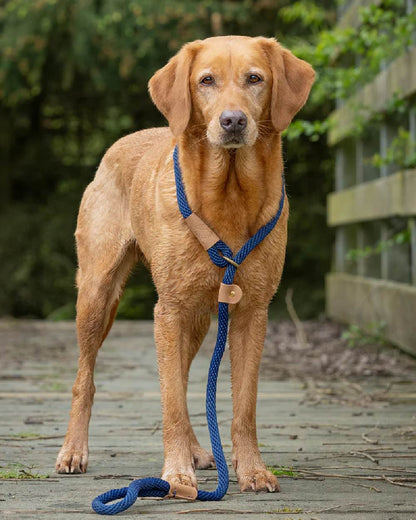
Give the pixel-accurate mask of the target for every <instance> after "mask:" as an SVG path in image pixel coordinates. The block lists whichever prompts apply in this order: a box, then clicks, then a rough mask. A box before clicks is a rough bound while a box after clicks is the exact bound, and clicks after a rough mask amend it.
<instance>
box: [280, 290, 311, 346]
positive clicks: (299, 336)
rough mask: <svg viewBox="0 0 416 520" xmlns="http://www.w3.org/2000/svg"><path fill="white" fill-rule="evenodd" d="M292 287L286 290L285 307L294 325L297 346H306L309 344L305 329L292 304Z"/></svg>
mask: <svg viewBox="0 0 416 520" xmlns="http://www.w3.org/2000/svg"><path fill="white" fill-rule="evenodd" d="M292 296H293V289H292V288H291V287H290V288H289V289H288V290H287V291H286V297H285V301H286V307H287V311H288V313H289V316H290V318H291V320H292V321H293V323H294V325H295V327H296V341H297V343H298V347H299V348H307V347H308V346H309V343H308V340H307V338H306V333H305V329H304V327H303V323H302V322H301V321H300V319H299V316H298V314H297V312H296V310H295V306H294V305H293V300H292Z"/></svg>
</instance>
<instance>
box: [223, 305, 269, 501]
mask: <svg viewBox="0 0 416 520" xmlns="http://www.w3.org/2000/svg"><path fill="white" fill-rule="evenodd" d="M266 326H267V308H257V309H254V310H253V309H252V308H248V307H247V308H245V309H244V308H237V309H236V310H235V311H234V313H233V316H232V322H231V326H230V354H231V378H232V389H233V422H232V427H231V436H232V441H233V466H234V469H235V472H236V474H237V479H238V483H239V486H240V489H241V491H279V484H278V482H277V479H276V477H275V476H274V475H273V474H272V473H271V472H270V471H268V470H267V469H266V466H265V464H264V462H263V461H262V459H261V456H260V451H259V448H258V444H257V434H256V401H257V381H258V372H259V365H260V360H261V355H262V351H263V345H264V338H265V335H266Z"/></svg>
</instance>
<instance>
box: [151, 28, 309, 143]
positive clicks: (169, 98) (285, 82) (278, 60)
mask: <svg viewBox="0 0 416 520" xmlns="http://www.w3.org/2000/svg"><path fill="white" fill-rule="evenodd" d="M314 78H315V73H314V71H313V69H312V67H311V66H310V65H309V64H308V63H307V62H305V61H303V60H301V59H299V58H296V57H295V56H294V55H293V54H292V53H291V52H290V51H288V50H287V49H284V48H283V47H281V46H280V45H279V44H278V43H277V41H276V40H275V39H273V38H263V37H258V38H250V37H246V36H219V37H214V38H208V39H206V40H197V41H195V42H191V43H188V44H186V45H184V46H183V47H182V49H181V50H180V51H179V52H178V53H177V54H176V56H174V57H173V58H172V59H171V60H170V61H169V63H168V64H167V65H165V67H163V68H162V69H160V70H158V71H157V72H156V74H155V75H154V76H153V77H152V78H151V80H150V82H149V90H150V95H151V97H152V99H153V101H154V103H155V105H156V106H157V107H158V109H159V110H160V111H161V112H162V114H163V115H164V116H165V117H166V118H167V120H168V121H169V126H170V128H171V130H172V133H173V134H174V135H175V136H179V135H180V134H182V133H183V132H185V130H187V129H189V130H192V129H195V128H196V129H202V130H203V131H204V132H205V133H206V137H207V138H208V141H209V142H210V144H211V145H214V146H221V147H224V148H238V147H241V146H244V145H248V146H252V145H254V143H255V142H256V140H257V138H258V136H259V133H260V131H261V128H262V127H263V128H264V127H265V126H267V125H269V126H270V127H271V128H273V129H274V131H276V132H281V131H283V130H284V129H285V128H287V127H288V126H289V124H290V122H291V120H292V119H293V117H294V115H295V114H296V113H297V112H298V111H299V110H300V109H301V108H302V106H303V105H304V104H305V102H306V100H307V98H308V95H309V91H310V89H311V87H312V84H313V81H314Z"/></svg>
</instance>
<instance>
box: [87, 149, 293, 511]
mask: <svg viewBox="0 0 416 520" xmlns="http://www.w3.org/2000/svg"><path fill="white" fill-rule="evenodd" d="M173 162H174V170H175V182H176V194H177V200H178V206H179V210H180V212H181V214H182V216H183V218H187V217H189V215H191V214H192V210H191V208H190V207H189V204H188V199H187V197H186V193H185V188H184V185H183V181H182V172H181V168H180V165H179V157H178V147H177V146H176V147H175V150H174V152H173ZM282 179H283V177H282ZM284 199H285V183H284V179H283V182H282V194H281V198H280V204H279V208H278V211H277V213H276V215H275V216H274V217H273V218H272V219H271V220H270V221H269V222H267V224H265V225H264V226H263V227H261V228H260V229H259V230H258V231H257V233H256V234H255V235H253V236H252V237H251V238H250V239H249V240H247V242H246V243H245V244H244V245H243V247H242V248H241V249H240V250H239V251H238V253H237V254H236V255H235V256H234V255H233V253H232V251H231V249H230V248H229V247H228V246H227V244H225V243H224V242H223V241H222V240H219V241H218V242H216V243H215V244H214V245H213V246H212V247H210V248H209V249H208V250H207V252H208V254H209V257H210V258H211V260H212V262H213V263H214V264H215V265H216V266H218V267H225V268H226V269H225V273H224V278H223V280H222V283H223V284H226V285H231V284H232V283H233V281H234V276H235V273H236V270H237V266H238V265H240V264H241V262H243V261H244V259H245V258H246V257H247V255H248V254H250V253H251V251H252V250H253V249H254V248H255V247H256V246H257V245H258V244H259V243H260V242H262V240H264V239H265V238H266V236H267V235H268V234H269V233H270V232H271V231H272V229H273V228H274V227H275V226H276V224H277V222H278V221H279V218H280V215H281V213H282V210H283V205H284ZM225 257H227V258H228V260H226V259H225ZM229 260H232V263H230V262H229ZM227 334H228V303H223V302H219V303H218V333H217V341H216V344H215V349H214V352H213V354H212V358H211V363H210V366H209V372H208V382H207V397H206V414H207V422H208V430H209V435H210V440H211V448H212V453H213V455H214V459H215V463H216V465H217V471H218V486H217V489H216V490H215V491H202V490H198V494H197V497H196V498H197V500H202V501H210V500H221V499H222V497H223V496H224V495H225V493H226V492H227V489H228V483H229V479H228V467H227V462H226V460H225V457H224V451H223V449H222V444H221V438H220V432H219V429H218V421H217V405H216V395H217V380H218V371H219V368H220V364H221V359H222V356H223V354H224V350H225V344H226V342H227ZM169 490H170V484H169V482H167V481H166V480H162V479H160V478H152V477H150V478H143V479H138V480H134V481H133V482H131V484H130V485H129V486H128V487H124V488H120V489H112V490H110V491H107V492H106V493H103V494H102V495H100V496H98V497H96V498H94V500H93V502H92V508H93V509H94V511H95V512H96V513H99V514H100V515H115V514H117V513H120V512H121V511H125V510H126V509H128V508H129V507H130V506H132V505H133V504H134V502H135V501H136V500H137V498H138V497H145V496H146V497H165V496H166V495H167V494H168V493H169ZM120 499H121V500H120ZM114 500H119V501H118V502H115V503H114V504H110V505H107V504H108V502H113V501H114Z"/></svg>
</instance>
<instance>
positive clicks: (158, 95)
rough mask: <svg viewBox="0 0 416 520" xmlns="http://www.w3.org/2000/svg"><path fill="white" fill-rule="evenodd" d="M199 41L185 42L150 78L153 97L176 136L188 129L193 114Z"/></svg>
mask: <svg viewBox="0 0 416 520" xmlns="http://www.w3.org/2000/svg"><path fill="white" fill-rule="evenodd" d="M199 44H200V41H198V40H197V41H195V42H191V43H187V44H186V45H184V46H183V47H182V49H181V50H180V51H179V52H178V53H177V54H176V55H175V56H174V57H173V58H171V59H170V60H169V62H168V63H167V64H166V65H165V66H164V67H163V68H162V69H159V70H158V71H157V72H156V73H155V74H154V76H153V77H152V78H151V79H150V81H149V92H150V96H151V98H152V100H153V102H154V104H155V105H156V106H157V108H158V109H159V110H160V111H161V112H162V114H163V115H164V116H165V117H166V119H167V120H168V121H169V126H170V129H171V130H172V133H173V135H174V136H176V137H177V136H179V135H180V134H182V133H183V132H184V131H185V130H186V127H187V126H188V123H189V119H190V117H191V110H192V106H191V92H190V88H189V76H190V71H191V65H192V61H193V57H194V54H195V52H196V50H197V48H198V47H199Z"/></svg>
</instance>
